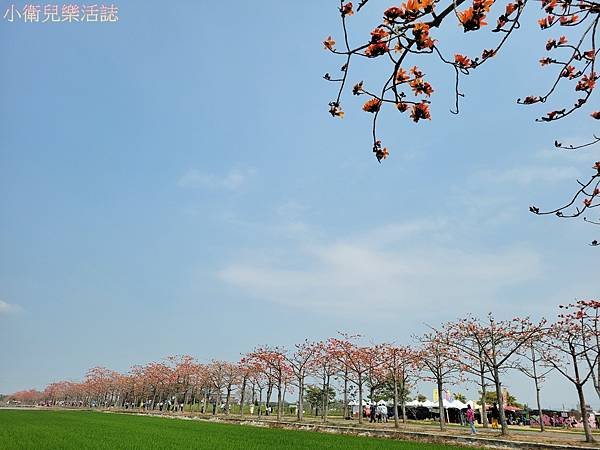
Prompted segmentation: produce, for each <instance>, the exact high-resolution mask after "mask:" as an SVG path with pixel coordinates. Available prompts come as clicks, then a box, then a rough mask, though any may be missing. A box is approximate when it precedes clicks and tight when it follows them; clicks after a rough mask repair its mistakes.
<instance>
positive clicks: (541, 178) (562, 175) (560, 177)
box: [476, 166, 579, 185]
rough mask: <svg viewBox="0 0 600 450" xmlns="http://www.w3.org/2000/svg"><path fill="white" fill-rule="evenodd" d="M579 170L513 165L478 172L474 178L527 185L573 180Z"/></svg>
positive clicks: (567, 167)
mask: <svg viewBox="0 0 600 450" xmlns="http://www.w3.org/2000/svg"><path fill="white" fill-rule="evenodd" d="M578 175H579V171H578V170H577V169H576V168H574V167H570V166H565V167H552V166H550V167H543V166H542V167H540V166H530V167H515V168H512V169H508V170H503V171H502V170H500V171H495V170H494V171H492V170H485V171H481V172H478V173H477V174H476V178H477V179H480V180H484V181H487V182H494V183H504V184H517V185H528V184H532V183H538V182H539V183H552V182H558V181H564V180H574V179H576V178H577V176H578Z"/></svg>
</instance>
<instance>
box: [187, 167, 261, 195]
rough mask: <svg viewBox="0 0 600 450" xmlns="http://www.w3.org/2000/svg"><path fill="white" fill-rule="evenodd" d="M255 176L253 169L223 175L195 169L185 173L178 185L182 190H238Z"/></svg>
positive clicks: (232, 171) (231, 171) (238, 170)
mask: <svg viewBox="0 0 600 450" xmlns="http://www.w3.org/2000/svg"><path fill="white" fill-rule="evenodd" d="M254 174H255V171H254V170H253V169H245V170H241V169H232V170H230V171H229V172H228V173H226V174H225V175H215V174H210V173H205V172H201V171H199V170H196V169H192V170H189V171H187V172H186V173H185V174H183V175H182V176H181V178H179V181H178V183H177V184H178V185H179V186H180V187H184V188H205V189H226V190H231V191H235V190H238V189H240V188H241V187H242V186H243V185H244V184H245V183H246V182H247V181H248V179H249V178H250V177H252V176H253V175H254Z"/></svg>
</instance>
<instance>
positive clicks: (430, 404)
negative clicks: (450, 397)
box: [406, 400, 437, 408]
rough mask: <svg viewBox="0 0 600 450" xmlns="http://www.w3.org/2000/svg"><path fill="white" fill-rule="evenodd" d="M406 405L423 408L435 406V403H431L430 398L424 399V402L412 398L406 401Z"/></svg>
mask: <svg viewBox="0 0 600 450" xmlns="http://www.w3.org/2000/svg"><path fill="white" fill-rule="evenodd" d="M406 406H424V407H425V408H435V407H436V406H437V403H433V402H432V401H431V400H425V401H424V402H420V401H418V400H412V401H410V402H406Z"/></svg>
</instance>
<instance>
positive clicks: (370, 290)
mask: <svg viewBox="0 0 600 450" xmlns="http://www.w3.org/2000/svg"><path fill="white" fill-rule="evenodd" d="M386 229H387V230H388V231H390V235H386V233H384V232H382V234H381V235H380V237H379V239H378V238H377V237H376V235H375V234H371V233H369V234H368V236H367V237H366V238H365V237H356V238H354V237H349V238H345V239H342V240H338V241H335V242H322V243H321V244H320V245H314V243H313V244H306V245H302V244H301V243H299V244H297V246H296V247H293V246H292V247H291V248H290V249H289V253H290V254H289V255H287V257H286V256H285V255H284V256H283V258H281V259H280V260H274V261H273V260H271V261H269V262H265V260H264V258H263V257H262V256H259V255H257V257H256V258H255V259H254V260H253V259H250V258H248V257H247V256H246V257H245V258H244V260H241V261H234V262H231V263H230V264H229V265H227V266H226V267H224V268H223V269H222V270H221V271H220V272H219V277H220V278H221V279H222V280H223V281H224V282H226V283H227V284H229V285H232V286H234V287H236V288H237V289H239V290H241V291H243V292H244V293H246V294H247V295H250V296H253V297H256V298H259V299H263V300H266V301H270V302H277V303H283V304H287V305H291V306H295V307H299V308H305V309H308V310H311V311H313V312H315V311H319V312H322V313H326V314H333V315H336V316H344V315H353V314H356V312H357V311H364V312H368V313H369V314H376V315H378V316H382V315H387V314H395V315H398V318H399V321H401V322H405V321H409V320H415V319H418V318H420V319H424V318H425V317H427V316H429V315H431V314H434V313H435V314H438V315H439V316H444V315H446V316H451V315H452V314H453V313H454V311H455V305H457V304H459V305H461V308H462V309H463V310H464V309H465V308H466V309H467V310H469V309H470V310H477V309H480V308H483V310H487V309H488V308H489V307H490V305H491V304H494V303H498V302H499V301H500V298H499V295H500V294H501V293H502V291H503V290H504V289H507V288H511V287H514V286H516V285H518V284H519V283H522V282H524V281H528V280H531V279H534V278H536V277H538V276H539V275H540V273H541V272H542V263H541V258H540V257H539V256H538V255H537V254H536V253H535V252H533V251H531V250H527V249H524V248H519V247H514V248H508V249H503V250H496V251H493V250H491V249H485V248H481V249H470V250H469V249H462V248H458V247H453V246H452V245H443V246H442V245H435V244H433V243H432V242H431V239H432V236H431V234H432V230H433V229H434V225H432V224H424V225H419V224H418V223H416V224H393V225H388V226H386V227H383V228H382V229H381V231H384V230H386ZM436 233H445V229H444V227H443V225H441V226H439V227H438V228H437V231H436ZM433 239H435V238H433ZM298 255H301V256H300V258H301V260H302V261H301V262H300V263H299V262H298ZM292 260H293V261H296V263H295V266H294V267H290V266H289V264H290V263H289V261H292ZM403 311H410V317H408V316H403V315H402V312H403Z"/></svg>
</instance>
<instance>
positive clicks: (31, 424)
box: [0, 409, 460, 450]
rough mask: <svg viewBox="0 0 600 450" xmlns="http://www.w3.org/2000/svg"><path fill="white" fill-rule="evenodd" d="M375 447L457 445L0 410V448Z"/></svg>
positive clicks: (403, 449)
mask: <svg viewBox="0 0 600 450" xmlns="http://www.w3.org/2000/svg"><path fill="white" fill-rule="evenodd" d="M171 448H172V449H224V450H227V449H232V450H234V449H240V450H259V449H260V450H264V449H286V450H288V449H306V450H309V449H310V450H315V449H328V450H335V449H340V450H341V449H344V450H354V449H361V450H363V449H364V450H367V449H373V450H375V449H377V450H388V449H395V450H413V449H414V450H417V449H418V450H442V449H457V448H460V447H452V446H444V445H435V444H422V443H417V442H402V441H393V440H385V439H376V438H369V437H358V436H340V435H333V434H323V433H316V432H310V431H289V430H280V429H269V428H256V427H250V426H242V425H237V424H221V423H210V422H203V421H196V420H173V419H168V418H160V417H144V416H133V415H126V414H107V413H101V412H94V411H56V410H9V409H4V410H2V409H0V449H2V450H13V449H28V450H29V449H31V450H43V449H53V450H59V449H107V450H108V449H111V450H113V449H171Z"/></svg>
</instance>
